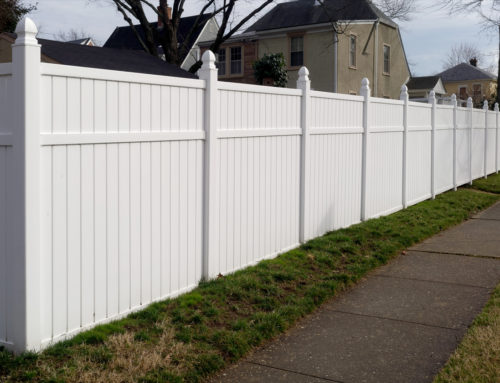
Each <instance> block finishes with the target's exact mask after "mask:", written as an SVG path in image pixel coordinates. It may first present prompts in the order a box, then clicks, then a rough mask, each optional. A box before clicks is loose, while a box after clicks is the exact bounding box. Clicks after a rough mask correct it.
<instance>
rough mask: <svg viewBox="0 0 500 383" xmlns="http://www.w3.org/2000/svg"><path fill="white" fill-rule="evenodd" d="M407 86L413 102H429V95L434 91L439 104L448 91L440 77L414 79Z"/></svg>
mask: <svg viewBox="0 0 500 383" xmlns="http://www.w3.org/2000/svg"><path fill="white" fill-rule="evenodd" d="M406 86H407V87H408V95H409V96H410V100H413V101H425V102H427V99H428V98H429V93H430V92H431V91H434V93H435V95H436V98H437V100H438V102H439V100H441V99H442V98H443V97H444V96H445V94H446V89H445V87H444V85H443V82H442V80H441V77H439V76H425V77H412V78H410V81H408V83H407V84H406Z"/></svg>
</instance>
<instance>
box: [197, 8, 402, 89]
mask: <svg viewBox="0 0 500 383" xmlns="http://www.w3.org/2000/svg"><path fill="white" fill-rule="evenodd" d="M332 22H336V23H337V24H338V25H339V26H340V29H341V30H340V31H339V33H336V32H335V31H334V29H333V27H332ZM336 42H337V43H336ZM208 45H209V44H206V45H203V44H202V45H201V46H202V49H203V47H205V48H206V47H207V46H208ZM280 52H281V53H283V54H284V56H285V60H286V63H287V66H288V77H289V81H288V86H289V87H295V84H296V80H297V76H298V71H299V69H300V67H302V66H306V67H307V68H308V69H309V71H310V77H311V81H312V84H311V86H312V88H313V89H315V90H320V91H328V92H339V93H346V94H359V88H360V84H361V80H362V79H363V77H367V78H368V79H369V80H370V86H371V88H372V95H374V96H377V97H386V98H399V94H400V90H401V86H402V85H403V84H405V83H406V82H407V81H408V79H409V77H410V70H409V67H408V63H407V60H406V55H405V51H404V48H403V44H402V41H401V35H400V33H399V28H398V25H397V24H396V23H394V22H393V21H392V20H391V19H389V18H388V17H387V16H385V15H384V14H383V13H382V12H381V11H380V10H379V9H378V8H376V7H375V6H374V5H373V4H372V2H371V1H369V0H326V1H325V2H324V5H322V4H320V3H319V2H318V1H316V0H297V1H292V2H287V3H281V4H278V5H276V6H275V7H274V8H273V9H272V10H271V11H269V12H268V13H267V14H266V15H264V16H263V17H262V18H261V19H259V20H258V21H257V22H256V23H255V24H253V25H252V26H251V27H249V28H248V29H247V31H246V32H245V33H244V34H242V35H240V36H236V37H234V38H233V39H231V40H229V41H227V42H226V43H225V44H224V45H223V46H222V48H221V50H220V51H219V52H218V57H219V78H220V79H221V80H229V81H235V82H245V83H255V79H254V76H253V69H252V64H253V61H255V60H257V59H258V58H260V57H263V56H264V54H266V53H280Z"/></svg>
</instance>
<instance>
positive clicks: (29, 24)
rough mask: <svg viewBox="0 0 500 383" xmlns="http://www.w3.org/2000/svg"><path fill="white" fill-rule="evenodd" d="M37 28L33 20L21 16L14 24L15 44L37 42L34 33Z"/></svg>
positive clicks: (36, 31) (35, 33)
mask: <svg viewBox="0 0 500 383" xmlns="http://www.w3.org/2000/svg"><path fill="white" fill-rule="evenodd" d="M37 33H38V29H37V27H36V24H35V23H34V21H33V20H31V19H30V18H29V17H25V18H23V19H22V20H21V21H20V22H19V23H17V26H16V34H17V38H16V42H15V45H20V44H38V41H37V39H36V35H37Z"/></svg>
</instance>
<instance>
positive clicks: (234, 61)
mask: <svg viewBox="0 0 500 383" xmlns="http://www.w3.org/2000/svg"><path fill="white" fill-rule="evenodd" d="M231 74H241V47H232V48H231Z"/></svg>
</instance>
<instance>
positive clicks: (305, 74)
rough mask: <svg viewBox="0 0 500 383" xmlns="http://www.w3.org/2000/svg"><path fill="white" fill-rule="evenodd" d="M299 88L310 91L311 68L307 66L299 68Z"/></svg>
mask: <svg viewBox="0 0 500 383" xmlns="http://www.w3.org/2000/svg"><path fill="white" fill-rule="evenodd" d="M297 89H302V90H305V91H308V90H310V89H311V80H310V79H309V69H307V68H306V67H305V66H303V67H302V68H300V69H299V78H298V79H297Z"/></svg>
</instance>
